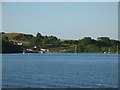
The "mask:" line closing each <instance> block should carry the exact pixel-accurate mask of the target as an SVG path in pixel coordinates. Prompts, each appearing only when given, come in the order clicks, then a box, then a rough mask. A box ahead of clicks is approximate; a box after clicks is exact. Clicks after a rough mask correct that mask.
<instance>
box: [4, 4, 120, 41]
mask: <svg viewBox="0 0 120 90" xmlns="http://www.w3.org/2000/svg"><path fill="white" fill-rule="evenodd" d="M2 12H3V31H4V32H17V33H27V34H33V35H36V33H37V32H40V33H41V34H42V35H53V36H57V37H58V38H60V39H77V40H78V39H81V38H83V37H92V38H93V39H96V38H97V37H100V36H107V37H110V38H111V39H118V6H117V2H3V11H2Z"/></svg>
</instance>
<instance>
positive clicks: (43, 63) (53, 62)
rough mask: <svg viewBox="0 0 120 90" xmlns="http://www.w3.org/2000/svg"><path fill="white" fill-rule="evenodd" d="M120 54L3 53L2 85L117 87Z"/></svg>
mask: <svg viewBox="0 0 120 90" xmlns="http://www.w3.org/2000/svg"><path fill="white" fill-rule="evenodd" d="M117 64H118V55H116V54H95V53H94V54H90V53H89V54H87V53H84V54H83V53H79V54H75V53H46V54H32V53H29V54H27V53H25V54H3V73H2V74H3V85H2V86H3V88H117V87H118V65H117Z"/></svg>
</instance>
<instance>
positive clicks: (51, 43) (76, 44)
mask: <svg viewBox="0 0 120 90" xmlns="http://www.w3.org/2000/svg"><path fill="white" fill-rule="evenodd" d="M31 45H35V46H39V47H42V48H46V49H50V50H52V51H56V52H71V53H73V52H75V48H76V52H78V53H83V52H97V53H102V52H111V53H115V52H116V51H117V45H118V46H119V45H120V42H119V41H117V40H110V38H109V37H98V39H97V40H94V39H91V37H84V38H83V39H79V40H60V39H58V38H57V37H55V36H42V35H41V34H40V33H37V34H36V36H35V37H33V38H32V39H31ZM119 49H120V48H119Z"/></svg>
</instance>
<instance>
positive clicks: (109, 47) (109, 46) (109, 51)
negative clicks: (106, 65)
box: [108, 45, 110, 53]
mask: <svg viewBox="0 0 120 90" xmlns="http://www.w3.org/2000/svg"><path fill="white" fill-rule="evenodd" d="M108 53H110V45H109V48H108Z"/></svg>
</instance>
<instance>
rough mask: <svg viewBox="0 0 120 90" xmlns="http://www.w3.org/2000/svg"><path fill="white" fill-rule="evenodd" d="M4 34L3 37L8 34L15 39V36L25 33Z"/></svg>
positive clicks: (9, 37)
mask: <svg viewBox="0 0 120 90" xmlns="http://www.w3.org/2000/svg"><path fill="white" fill-rule="evenodd" d="M2 35H3V37H4V36H7V37H8V39H13V38H15V37H16V36H17V35H23V34H22V33H5V34H2Z"/></svg>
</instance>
